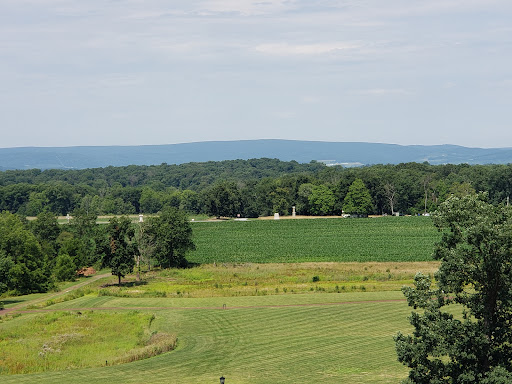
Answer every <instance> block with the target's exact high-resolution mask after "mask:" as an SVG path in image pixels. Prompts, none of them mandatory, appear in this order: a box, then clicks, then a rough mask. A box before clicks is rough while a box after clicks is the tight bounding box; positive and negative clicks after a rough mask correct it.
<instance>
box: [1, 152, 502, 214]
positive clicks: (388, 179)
mask: <svg viewBox="0 0 512 384" xmlns="http://www.w3.org/2000/svg"><path fill="white" fill-rule="evenodd" d="M356 180H358V181H359V180H361V181H362V182H363V185H364V186H363V188H365V189H367V192H368V193H369V196H370V197H369V199H370V202H369V204H366V205H367V207H366V209H365V211H366V212H365V213H368V214H391V213H396V212H400V213H404V214H418V213H424V212H429V211H432V210H434V209H435V208H436V207H437V206H438V205H439V204H440V203H441V202H442V201H444V200H445V199H446V198H447V197H448V196H449V195H450V194H465V193H468V192H472V191H476V192H479V191H485V192H487V193H488V195H489V199H490V201H491V202H492V203H494V204H499V203H506V202H507V199H508V197H509V196H510V194H511V191H512V165H467V164H460V165H453V164H446V165H430V164H428V163H403V164H398V165H373V166H366V167H359V168H343V167H340V166H334V167H327V166H325V165H324V164H322V163H318V162H311V163H308V164H300V163H297V162H295V161H291V162H283V161H279V160H277V159H251V160H229V161H221V162H205V163H187V164H181V165H168V164H161V165H157V166H126V167H106V168H97V169H85V170H45V171H41V170H36V169H34V170H24V171H5V172H0V211H9V212H11V213H16V214H19V215H22V216H36V215H38V214H40V213H41V212H45V211H49V212H52V213H55V214H58V215H66V214H68V213H73V211H75V210H77V209H82V210H84V211H85V212H86V213H88V214H94V215H103V214H137V213H156V212H159V211H161V210H162V209H163V208H165V207H175V208H179V209H182V210H184V211H186V212H188V213H192V214H201V213H204V214H208V215H212V216H236V215H241V216H245V217H257V216H262V215H264V216H266V215H271V214H273V213H275V212H278V213H280V214H282V215H283V214H284V215H286V214H291V210H292V206H295V207H296V211H297V213H298V214H303V215H332V214H334V215H340V214H341V213H342V210H343V209H344V206H345V207H346V206H348V205H350V204H349V202H347V201H346V199H347V194H349V188H350V187H351V185H352V184H353V183H354V182H355V181H356ZM345 211H347V209H345Z"/></svg>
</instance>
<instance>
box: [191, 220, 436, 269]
mask: <svg viewBox="0 0 512 384" xmlns="http://www.w3.org/2000/svg"><path fill="white" fill-rule="evenodd" d="M192 228H193V231H194V243H195V244H196V251H195V252H193V253H191V254H190V255H189V256H188V257H187V259H188V260H189V261H191V262H193V263H200V264H203V263H214V262H216V263H247V262H252V263H299V262H317V261H337V262H347V261H357V262H367V261H428V260H431V259H432V258H431V255H432V249H433V246H434V243H435V242H436V241H438V240H439V238H440V237H439V234H438V233H437V231H436V230H435V228H434V226H433V224H432V221H431V219H430V218H428V217H417V216H414V217H379V218H368V219H342V218H333V219H321V220H313V219H311V220H298V219H297V220H256V221H226V222H214V223H193V225H192Z"/></svg>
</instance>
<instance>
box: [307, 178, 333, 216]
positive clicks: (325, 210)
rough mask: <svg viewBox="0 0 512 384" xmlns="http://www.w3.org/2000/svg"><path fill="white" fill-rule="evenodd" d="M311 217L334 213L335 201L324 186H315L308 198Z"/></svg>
mask: <svg viewBox="0 0 512 384" xmlns="http://www.w3.org/2000/svg"><path fill="white" fill-rule="evenodd" d="M308 201H309V207H310V211H311V214H312V215H318V216H324V215H330V214H332V213H334V204H335V202H336V199H335V197H334V193H333V192H332V191H331V190H330V189H329V187H327V186H326V185H315V186H314V187H313V188H312V190H311V193H310V194H309V196H308Z"/></svg>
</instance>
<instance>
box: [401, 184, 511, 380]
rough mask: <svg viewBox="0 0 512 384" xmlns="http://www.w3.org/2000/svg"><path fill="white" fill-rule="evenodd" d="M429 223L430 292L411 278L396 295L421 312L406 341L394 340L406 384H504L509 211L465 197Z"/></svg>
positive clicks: (507, 372) (425, 282) (420, 278)
mask: <svg viewBox="0 0 512 384" xmlns="http://www.w3.org/2000/svg"><path fill="white" fill-rule="evenodd" d="M433 219H434V223H435V225H436V227H437V228H438V229H439V230H440V231H441V232H442V233H443V237H442V240H441V241H440V242H439V244H437V245H436V248H435V252H434V258H435V259H437V260H440V261H441V264H440V267H439V271H438V272H437V273H436V276H435V277H436V282H437V286H436V287H433V285H432V282H431V279H430V277H429V276H425V275H422V274H418V275H417V276H416V278H415V288H410V287H409V288H404V289H403V291H404V294H405V296H406V297H407V300H408V302H409V305H410V306H413V307H414V308H420V309H421V310H422V311H421V312H420V313H417V312H413V313H412V315H411V318H410V322H411V324H412V325H413V326H414V329H415V330H414V334H413V335H412V336H405V335H403V334H401V333H399V334H398V335H397V336H396V338H395V341H396V349H397V354H398V360H399V361H401V362H402V363H403V364H405V365H407V366H408V367H409V368H410V369H411V370H410V372H409V379H408V381H407V382H409V383H425V384H426V383H430V384H432V383H439V384H440V383H446V384H448V383H449V384H455V383H457V384H459V383H460V384H462V383H464V384H465V383H487V384H497V383H510V382H512V327H511V319H512V211H511V209H510V208H509V207H504V206H498V207H496V206H493V205H491V204H489V203H487V202H486V195H483V194H479V195H474V194H473V195H466V196H464V197H452V198H449V199H448V200H447V201H446V202H444V203H443V204H441V206H440V209H439V210H438V212H436V213H435V215H434V217H433ZM453 306H455V308H452V307H453ZM454 313H455V314H454ZM457 313H459V314H458V315H456V314H457Z"/></svg>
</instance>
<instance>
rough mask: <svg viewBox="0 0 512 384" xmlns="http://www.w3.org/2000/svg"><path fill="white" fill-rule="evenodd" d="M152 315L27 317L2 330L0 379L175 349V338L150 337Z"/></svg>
mask: <svg viewBox="0 0 512 384" xmlns="http://www.w3.org/2000/svg"><path fill="white" fill-rule="evenodd" d="M154 319H155V317H154V315H152V314H149V313H141V312H138V311H129V312H123V313H116V312H94V311H83V312H80V311H74V312H52V313H47V314H40V315H25V316H21V318H18V319H17V321H12V319H11V321H8V322H4V323H3V326H2V328H1V329H0V374H20V373H33V372H46V371H57V370H59V371H60V370H66V369H77V368H85V367H100V366H105V365H113V364H120V363H124V362H130V361H135V360H140V359H144V358H147V357H151V356H155V355H157V354H160V353H163V352H167V351H169V350H172V349H174V347H175V346H176V337H175V336H174V335H170V334H166V333H157V332H156V331H155V332H152V331H151V329H150V327H151V323H152V322H153V320H154Z"/></svg>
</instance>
